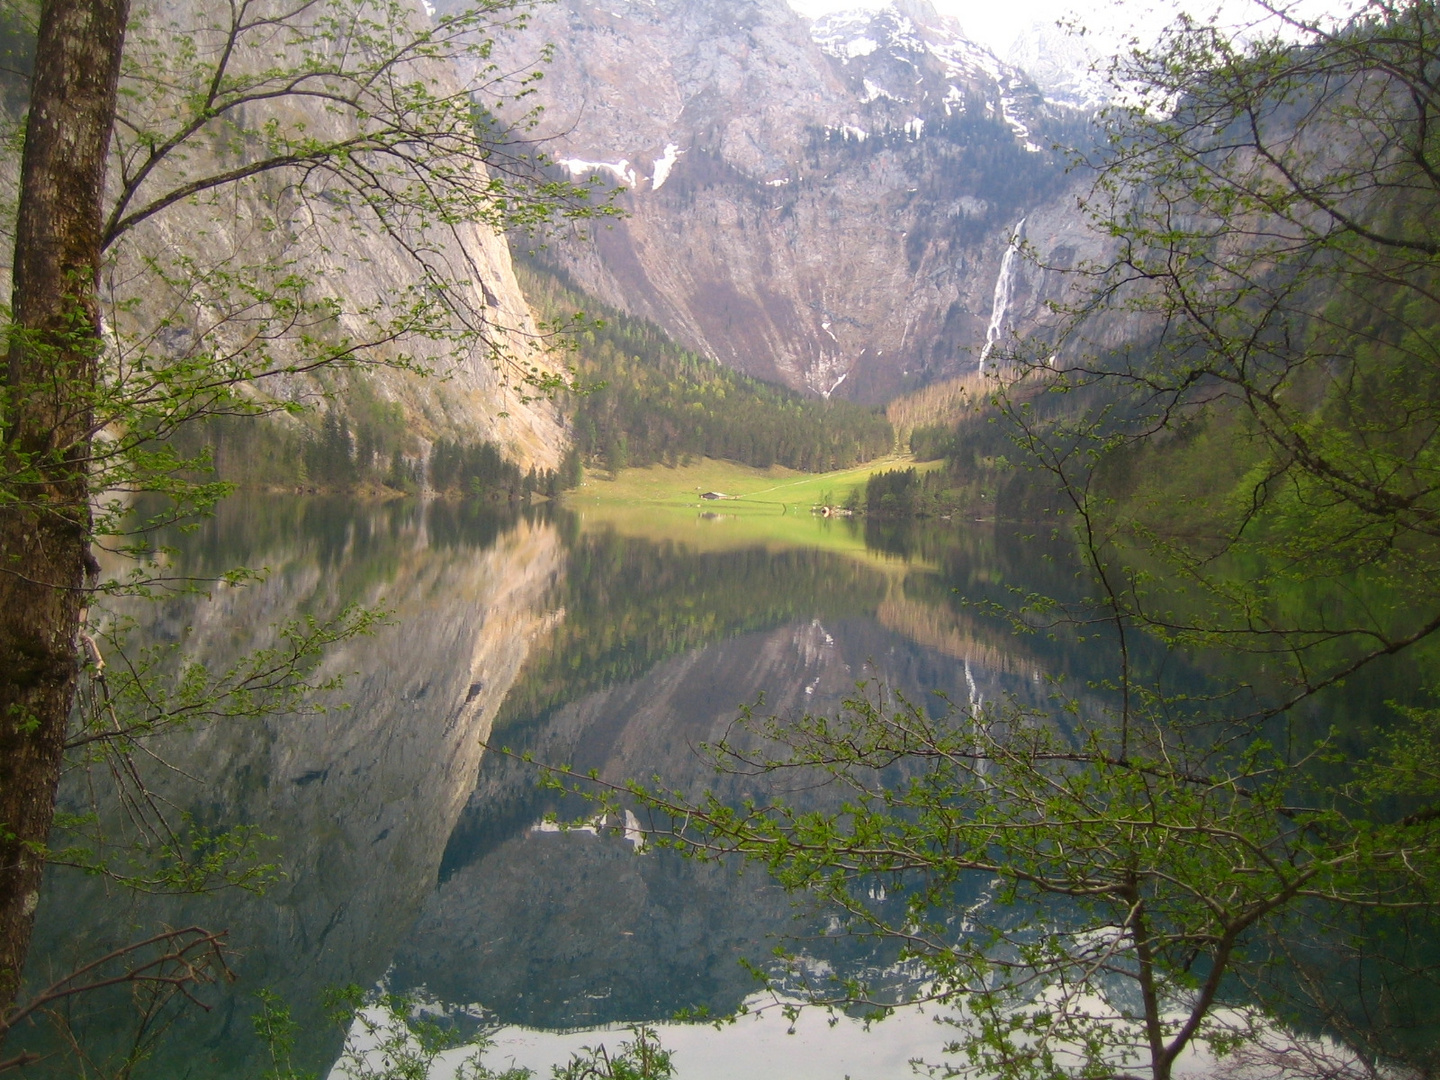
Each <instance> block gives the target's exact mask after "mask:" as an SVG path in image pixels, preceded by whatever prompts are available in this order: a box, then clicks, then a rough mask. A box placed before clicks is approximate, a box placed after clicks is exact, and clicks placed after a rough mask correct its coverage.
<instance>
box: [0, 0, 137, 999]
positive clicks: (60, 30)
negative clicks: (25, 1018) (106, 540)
mask: <svg viewBox="0 0 1440 1080" xmlns="http://www.w3.org/2000/svg"><path fill="white" fill-rule="evenodd" d="M128 16H129V3H128V0H45V3H44V5H43V7H42V9H41V13H40V37H39V41H38V42H37V45H36V51H35V76H34V80H33V82H32V85H31V95H30V115H29V120H28V123H27V127H26V135H25V153H24V158H23V160H22V164H21V173H20V207H19V218H18V221H17V223H16V235H15V282H14V294H13V299H12V308H13V324H12V326H11V328H10V330H11V336H10V341H9V343H8V345H9V353H8V368H7V371H6V378H5V388H4V394H3V397H0V408H3V412H0V424H3V431H4V443H3V446H0V454H3V457H0V470H3V479H0V1012H3V1011H4V1010H5V1009H7V1008H8V1007H9V1005H10V1004H11V1003H12V1002H13V1000H14V998H15V995H16V992H17V990H18V989H19V984H20V977H21V972H22V969H23V967H24V962H25V954H26V952H27V951H28V949H29V946H30V932H31V928H32V926H33V924H34V913H35V906H36V903H37V901H38V899H39V892H40V876H41V872H42V871H43V869H44V860H43V857H42V853H41V849H42V848H43V845H44V844H45V842H46V840H47V839H48V837H49V833H50V826H51V822H52V820H53V818H54V811H55V788H56V785H57V783H58V782H59V776H60V764H61V755H62V747H63V744H64V739H65V728H66V723H67V720H68V717H69V714H70V710H71V707H72V703H73V699H74V695H75V686H76V679H77V673H78V668H79V661H78V657H77V634H78V629H79V625H80V618H81V611H82V609H83V608H84V607H85V604H86V586H87V584H89V576H88V571H87V567H90V566H93V565H94V560H93V557H92V556H91V554H90V546H89V544H90V494H89V475H88V474H89V469H88V458H89V454H90V445H91V437H92V426H93V416H94V400H95V395H96V391H97V389H98V381H99V361H100V350H101V336H100V315H99V305H98V301H97V292H98V272H99V265H100V230H101V222H102V217H101V201H102V198H103V195H104V189H105V163H106V156H107V154H108V152H109V146H110V135H111V128H112V126H113V124H114V117H115V105H116V100H115V98H116V85H117V82H118V79H119V71H120V53H121V48H122V46H123V44H124V38H125V23H126V20H127V18H128Z"/></svg>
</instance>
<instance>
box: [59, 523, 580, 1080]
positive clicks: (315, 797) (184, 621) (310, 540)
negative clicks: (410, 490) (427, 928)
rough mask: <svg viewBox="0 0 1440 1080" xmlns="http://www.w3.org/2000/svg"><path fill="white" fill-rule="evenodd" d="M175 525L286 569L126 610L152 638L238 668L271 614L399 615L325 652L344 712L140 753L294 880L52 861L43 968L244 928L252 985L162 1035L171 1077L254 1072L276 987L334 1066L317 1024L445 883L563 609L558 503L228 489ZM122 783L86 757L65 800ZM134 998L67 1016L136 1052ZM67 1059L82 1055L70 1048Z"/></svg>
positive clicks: (383, 962) (216, 732)
mask: <svg viewBox="0 0 1440 1080" xmlns="http://www.w3.org/2000/svg"><path fill="white" fill-rule="evenodd" d="M169 539H170V540H171V541H172V542H178V543H179V544H181V545H183V547H182V550H181V554H180V555H179V556H177V558H176V560H175V564H174V569H175V571H176V572H177V573H184V574H194V575H201V576H205V575H213V574H216V573H219V572H223V571H224V570H226V569H229V568H230V567H231V566H235V565H249V566H264V567H267V568H268V574H267V576H266V578H265V579H264V581H263V582H261V583H258V584H253V585H250V586H248V587H244V588H219V589H216V590H214V592H213V593H212V595H211V596H210V597H209V598H205V597H183V598H178V599H175V600H173V601H169V602H163V603H157V604H130V605H128V606H127V611H126V614H128V615H130V616H131V617H133V618H135V619H136V620H137V622H138V626H137V630H136V632H135V633H134V634H133V635H132V638H134V639H139V640H148V641H181V642H183V643H184V648H185V652H186V654H187V655H188V656H190V657H193V658H196V659H200V660H203V661H205V662H207V663H210V664H215V665H220V664H224V663H226V662H229V661H232V660H233V659H234V658H235V657H237V656H239V655H241V654H243V653H244V652H246V651H247V650H249V649H252V648H254V647H256V646H259V645H263V644H265V643H266V641H267V635H268V632H269V627H271V626H272V625H273V624H275V623H276V622H277V621H280V620H283V619H286V618H289V617H293V616H295V615H304V614H310V615H315V616H317V617H323V616H326V615H329V614H332V613H333V612H335V611H337V610H339V609H340V608H341V607H342V606H343V605H345V604H347V603H355V602H359V603H365V604H372V605H383V606H385V607H386V608H388V609H389V610H390V611H391V612H393V616H392V621H391V622H390V624H389V625H386V626H384V627H382V628H381V629H380V630H379V631H378V632H377V633H375V634H374V635H373V636H372V637H368V638H360V639H356V640H352V641H350V642H347V643H345V644H344V645H342V646H340V647H338V648H336V649H334V650H332V651H331V653H329V654H328V655H327V656H326V657H325V659H324V661H323V665H322V668H321V670H320V671H319V672H318V675H319V676H320V677H321V678H324V677H326V676H329V675H344V676H345V685H344V688H343V690H342V691H340V692H338V693H337V694H336V695H335V696H334V697H335V700H333V701H332V702H330V704H331V705H333V706H340V705H341V704H342V703H343V705H344V707H343V708H340V707H336V708H332V709H331V710H330V711H327V712H324V713H321V714H318V715H306V716H288V717H278V718H267V719H264V720H260V721H255V722H250V723H244V722H226V723H221V724H216V725H212V726H209V727H197V728H195V729H193V730H191V731H187V732H179V733H174V734H171V735H168V736H166V737H165V738H163V739H161V740H157V741H156V745H153V746H150V747H149V748H148V751H149V752H147V753H144V754H141V755H140V756H139V762H140V767H141V768H142V769H143V770H145V772H146V779H147V781H148V782H149V783H150V784H151V785H152V786H153V787H154V788H155V790H157V791H158V792H159V793H160V794H161V796H162V797H163V798H164V799H166V800H167V801H168V802H169V803H171V804H172V805H173V806H174V807H175V808H177V809H179V810H184V811H188V812H191V813H193V814H195V816H196V817H197V819H198V820H200V821H202V822H204V823H206V824H210V825H212V826H217V827H218V826H229V825H233V824H239V823H244V824H250V825H254V826H256V827H258V828H259V829H260V830H261V831H263V832H264V833H266V834H268V835H270V836H272V837H275V838H276V839H275V841H274V844H273V851H272V852H271V853H272V854H273V855H274V856H275V858H276V859H277V860H278V862H279V863H280V866H281V867H282V868H283V871H284V877H283V878H282V879H281V880H280V881H279V882H278V883H277V884H276V885H274V886H273V887H272V888H271V889H270V890H269V891H268V892H267V894H266V895H264V896H263V897H253V896H249V895H246V894H244V893H237V892H234V891H230V892H223V893H219V894H215V895H212V896H202V897H186V898H160V897H153V896H136V895H133V894H129V893H126V892H124V891H122V890H117V889H114V888H113V887H108V886H107V884H106V883H105V882H104V881H103V880H102V879H96V878H86V877H83V876H80V875H77V874H75V873H73V872H64V871H60V872H56V873H55V874H53V875H52V877H51V879H50V881H49V884H48V888H47V892H46V895H45V897H44V899H43V900H42V916H41V919H40V925H39V926H38V928H37V936H36V944H35V948H34V950H33V962H32V965H31V971H30V980H31V982H32V983H38V982H40V981H41V980H42V979H44V977H45V975H46V974H47V973H50V972H59V971H64V970H67V969H68V968H69V967H70V966H71V965H73V964H74V963H75V962H76V961H78V960H80V959H82V958H85V959H88V958H90V957H93V956H95V955H97V954H99V953H100V952H102V951H104V950H105V949H107V948H109V947H112V946H113V945H114V944H115V943H118V942H123V941H126V940H131V939H133V938H134V937H135V936H137V934H142V933H147V932H151V931H152V930H153V928H155V927H158V926H161V925H171V926H182V925H188V924H192V923H193V924H200V925H204V926H206V927H211V928H224V929H228V931H229V937H230V942H231V944H232V946H233V947H234V948H235V949H236V950H237V951H236V955H235V960H234V968H235V971H236V973H237V974H238V975H239V977H240V978H239V982H238V984H237V986H236V987H235V989H234V991H233V992H230V993H226V994H224V995H221V996H220V998H219V1000H218V1003H216V1002H212V1003H214V1004H215V1008H214V1011H213V1012H211V1013H210V1014H208V1015H205V1014H200V1013H197V1012H196V1011H194V1010H191V1011H190V1012H189V1013H188V1014H187V1015H186V1017H185V1019H184V1021H183V1022H182V1024H181V1027H180V1028H179V1029H178V1030H177V1031H176V1032H174V1033H173V1034H172V1035H171V1037H169V1038H167V1039H166V1040H164V1041H163V1042H162V1043H161V1044H160V1051H159V1056H158V1057H157V1059H156V1060H155V1062H154V1065H153V1068H154V1071H155V1073H156V1074H157V1075H167V1076H229V1075H236V1076H239V1075H257V1074H258V1071H259V1068H260V1064H259V1059H258V1057H257V1056H256V1055H257V1054H258V1053H259V1047H258V1046H257V1045H256V1044H255V1042H254V1040H253V1038H251V1036H250V1020H249V1017H250V1014H251V1013H252V1012H253V1011H254V1007H255V1001H254V998H253V994H254V992H255V991H256V990H257V989H259V988H260V987H268V988H270V989H272V990H273V991H275V992H276V993H279V994H280V995H282V996H283V997H284V998H285V999H286V1000H287V1001H289V1002H290V1003H291V1004H292V1005H293V1006H294V1007H295V1009H296V1011H297V1018H298V1019H300V1021H301V1023H302V1025H303V1029H304V1030H305V1031H306V1039H305V1040H304V1044H303V1046H302V1049H303V1050H304V1051H305V1053H304V1058H305V1059H306V1061H305V1063H306V1064H307V1065H308V1066H309V1067H318V1066H321V1065H323V1064H325V1062H326V1060H327V1059H329V1058H333V1056H334V1054H335V1053H336V1051H337V1048H338V1037H335V1036H334V1034H333V1033H332V1032H328V1031H326V1029H325V1025H324V1024H323V1022H322V1021H321V1020H320V1018H319V1015H318V1009H317V1001H318V997H319V992H320V990H321V989H322V988H324V987H327V986H337V985H344V984H347V983H352V982H354V983H359V984H361V985H366V986H368V985H373V984H374V983H375V982H376V980H378V979H379V978H380V977H381V976H382V975H383V974H384V972H385V970H386V967H387V966H388V964H389V962H390V957H391V956H392V954H393V952H394V950H395V947H396V945H397V942H398V940H399V938H400V937H401V935H402V934H403V933H404V931H405V928H406V927H407V926H408V925H409V923H410V921H411V920H412V919H413V918H414V916H415V912H416V910H417V909H418V907H419V904H420V903H421V901H422V900H423V898H424V896H425V895H426V893H427V892H428V890H429V889H430V888H431V887H432V886H433V885H434V882H435V879H436V874H437V871H438V867H439V864H440V858H441V854H442V853H443V851H444V848H445V844H446V841H447V839H448V837H449V835H450V832H451V828H452V826H453V824H454V822H455V820H456V818H457V815H458V814H459V812H460V810H461V809H462V808H463V806H464V805H465V802H466V799H467V797H468V796H469V794H470V792H471V790H472V789H473V787H474V783H475V776H476V770H477V768H478V765H479V762H480V756H481V742H482V740H483V739H484V738H485V736H486V735H487V734H488V732H489V728H490V725H491V722H492V721H493V718H494V716H495V713H496V710H497V709H498V707H499V705H500V703H501V701H502V700H503V699H504V696H505V693H506V691H507V689H508V688H509V686H510V685H511V683H512V682H513V681H514V679H515V676H516V674H517V672H518V671H519V669H520V666H521V664H522V662H523V661H524V659H525V656H526V654H527V652H528V650H529V646H530V642H531V640H532V639H533V638H534V637H535V636H536V635H537V634H538V633H540V632H541V631H543V630H544V629H545V628H546V626H547V625H548V622H549V621H551V620H553V619H554V617H555V614H554V611H553V609H552V608H551V607H550V606H549V605H550V601H551V599H552V597H553V594H554V592H555V587H556V584H557V581H558V580H559V578H560V576H561V574H562V571H563V566H564V553H563V545H562V544H561V543H560V540H559V535H558V533H557V531H556V529H555V528H554V526H553V524H551V523H550V522H549V521H548V520H546V519H545V518H543V517H540V516H533V515H532V516H521V517H514V516H510V517H503V518H502V517H496V516H494V515H490V514H477V513H471V512H466V511H464V510H460V509H457V508H454V507H447V506H445V505H443V504H431V505H429V506H419V505H415V504H408V505H407V504H398V503H397V504H390V505H385V506H376V507H356V506H354V505H349V504H345V503H341V502H335V501H328V500H304V499H278V498H264V499H257V498H250V499H238V500H232V501H230V502H229V503H227V504H226V505H224V506H223V507H222V508H221V510H220V513H219V514H218V515H217V517H216V518H215V519H214V520H213V521H211V522H209V523H207V524H206V526H205V527H204V528H203V529H202V530H200V532H199V533H197V534H196V535H195V536H193V537H178V538H174V537H172V538H169ZM162 762H163V764H162ZM107 781H108V776H107V775H106V774H105V772H104V770H103V769H98V768H97V769H86V768H77V769H75V770H72V772H71V773H70V775H69V776H68V777H67V780H66V786H65V793H64V798H65V802H66V804H67V805H68V806H69V807H70V808H72V809H75V810H80V811H83V810H84V809H85V808H86V807H87V806H88V804H89V798H88V796H89V793H90V791H91V789H92V788H99V789H100V790H101V792H102V794H101V798H100V801H99V806H100V807H101V808H102V812H107V811H108V810H109V808H110V807H111V806H112V805H113V804H110V803H108V802H107V800H106V799H105V797H104V794H103V791H104V788H105V787H106V785H107ZM116 827H117V828H118V827H119V824H118V823H117V826H116ZM77 913H83V915H82V917H81V918H78V919H77V918H76V915H77ZM211 996H212V999H213V997H214V995H211ZM122 1005H123V1003H120V1002H117V1001H109V1000H105V1001H101V1000H81V1001H77V1002H75V1004H74V1006H73V1011H72V1013H71V1015H70V1020H71V1021H72V1023H73V1024H74V1025H75V1029H76V1031H77V1033H78V1034H79V1036H80V1037H81V1038H82V1039H83V1040H85V1041H86V1042H87V1045H89V1046H90V1047H91V1052H92V1053H94V1054H97V1055H100V1056H104V1055H106V1054H113V1053H119V1052H122V1051H123V1050H124V1049H125V1040H126V1039H127V1038H128V1037H129V1035H130V1031H129V1028H128V1024H127V1019H128V1018H127V1016H126V1012H125V1009H124V1008H123V1007H122ZM56 1070H57V1071H58V1073H59V1074H61V1075H69V1074H70V1073H71V1072H72V1071H73V1067H72V1065H71V1064H70V1063H68V1062H67V1061H66V1060H65V1059H64V1058H63V1057H62V1058H60V1059H59V1060H58V1062H57V1064H56Z"/></svg>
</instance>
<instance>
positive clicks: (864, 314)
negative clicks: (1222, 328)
mask: <svg viewBox="0 0 1440 1080" xmlns="http://www.w3.org/2000/svg"><path fill="white" fill-rule="evenodd" d="M539 41H546V42H550V43H553V44H554V46H555V59H554V62H553V64H551V65H550V66H549V67H548V68H547V69H546V72H545V77H544V79H543V80H542V81H541V82H540V84H539V89H538V98H539V101H540V103H541V104H543V106H544V108H545V110H546V111H545V114H544V119H543V122H542V129H543V130H544V131H546V132H549V133H552V134H553V141H552V142H550V143H549V144H548V146H547V150H548V152H549V153H550V154H551V156H552V157H554V158H555V159H557V160H558V161H559V162H560V164H561V166H562V167H563V168H564V169H565V170H566V171H567V172H568V173H569V174H570V175H571V176H572V177H585V176H593V177H595V178H597V179H598V180H599V181H600V182H603V183H605V184H607V185H622V186H624V187H626V188H627V189H628V191H627V193H626V194H625V195H623V196H622V203H623V205H624V206H625V207H626V208H627V209H628V210H629V211H630V217H628V218H627V219H626V220H624V221H622V222H618V223H616V224H614V225H613V227H609V228H601V229H598V230H596V231H595V233H594V235H593V237H586V238H571V239H570V240H568V241H565V242H561V243H557V244H554V245H552V247H551V249H550V253H549V255H548V256H547V257H549V258H552V259H554V260H556V261H558V262H559V263H560V264H561V265H562V266H563V267H564V268H565V269H566V270H567V271H568V272H570V273H571V274H572V276H573V277H574V278H575V279H576V280H577V281H578V282H579V283H580V284H581V285H582V286H583V287H584V288H586V289H587V290H589V291H590V292H592V293H593V294H595V295H597V296H598V297H600V298H601V299H603V300H605V301H606V302H608V303H611V304H615V305H617V306H619V307H621V308H623V309H625V310H627V311H629V312H631V313H633V314H637V315H640V316H643V317H646V318H649V319H652V320H654V321H655V322H657V323H659V324H660V325H661V326H663V327H664V328H665V329H667V330H668V331H669V332H670V333H671V334H672V335H674V336H675V337H677V338H678V339H679V340H681V341H683V342H685V343H686V344H687V345H689V346H690V347H692V348H695V349H696V350H698V351H700V352H703V353H705V354H707V355H709V356H711V357H713V358H715V359H718V360H720V361H721V362H723V363H726V364H728V365H730V366H732V367H735V368H737V369H739V370H742V371H745V372H747V373H750V374H753V375H756V376H760V377H762V378H767V379H772V380H776V381H780V382H784V383H786V384H788V385H790V386H792V387H795V388H797V389H802V390H806V391H809V392H812V393H815V394H819V395H826V396H828V395H829V394H831V393H837V394H841V395H846V396H851V397H854V398H857V399H860V400H869V401H880V400H884V399H886V398H888V397H891V396H893V395H894V394H896V393H898V392H900V391H902V390H904V389H907V388H910V387H914V386H918V385H922V384H924V383H926V382H930V381H933V380H935V379H937V378H942V377H946V376H949V375H954V374H959V373H963V372H964V371H967V370H970V369H973V368H974V367H975V365H976V364H977V362H978V360H979V355H980V353H981V351H982V350H983V348H984V345H985V342H986V337H987V330H988V329H989V328H990V326H991V323H992V321H994V319H995V316H996V307H997V303H996V301H997V290H996V282H997V278H998V277H999V276H1000V273H1001V269H1002V264H1003V263H1004V261H1005V253H1006V250H1007V248H1009V247H1010V246H1011V243H1012V239H1013V238H1014V236H1015V232H1016V226H1017V223H1019V222H1020V221H1021V219H1025V220H1026V222H1027V223H1028V224H1027V227H1026V228H1025V230H1024V232H1023V237H1024V238H1025V240H1027V241H1028V242H1029V243H1030V244H1031V245H1033V246H1034V248H1035V250H1034V255H1035V256H1036V262H1035V263H1033V264H1030V265H1027V266H1024V267H1014V268H1012V273H1011V277H1012V279H1013V280H1012V282H1011V284H1010V287H1009V288H1008V289H1007V290H1006V293H1005V296H1004V297H1003V298H1004V299H1005V300H1007V301H1008V304H1007V305H1002V306H1004V307H1007V308H1008V310H1005V311H1002V312H1001V313H1000V318H999V322H1000V327H999V330H998V333H999V334H1001V335H1002V336H1008V335H1009V334H1010V333H1011V331H1012V330H1015V331H1018V332H1020V333H1031V332H1033V331H1034V329H1035V325H1034V323H1035V320H1034V316H1036V315H1038V314H1042V313H1043V310H1044V308H1043V302H1044V300H1045V299H1047V298H1053V297H1054V295H1055V294H1056V293H1057V292H1059V291H1062V289H1063V288H1064V287H1066V283H1065V281H1064V276H1063V274H1061V273H1060V272H1059V271H1058V270H1047V271H1042V270H1041V269H1040V266H1042V265H1044V266H1050V265H1052V264H1053V265H1055V266H1057V267H1062V266H1067V265H1073V263H1074V262H1075V261H1076V260H1077V259H1078V258H1080V257H1082V256H1083V255H1084V254H1087V253H1090V252H1093V250H1094V249H1095V245H1096V243H1097V241H1096V240H1095V239H1094V238H1093V237H1091V236H1090V235H1089V234H1088V231H1087V230H1086V229H1085V227H1084V223H1083V221H1081V220H1080V218H1079V216H1078V215H1077V214H1076V212H1075V196H1076V186H1075V181H1074V179H1072V178H1069V177H1067V175H1066V174H1065V170H1064V166H1065V160H1064V157H1063V155H1061V154H1059V153H1057V152H1056V151H1055V150H1054V149H1052V147H1053V145H1054V144H1056V143H1065V144H1072V143H1074V142H1076V141H1079V140H1081V139H1083V138H1084V137H1086V125H1087V123H1088V121H1087V118H1086V116H1085V114H1082V113H1080V112H1078V111H1076V110H1075V109H1073V108H1071V107H1069V106H1068V105H1065V104H1061V103H1057V102H1052V101H1049V100H1047V99H1046V98H1045V96H1044V95H1042V93H1041V92H1040V90H1039V89H1038V88H1037V87H1036V86H1035V85H1034V84H1033V83H1032V82H1031V81H1030V80H1029V78H1028V77H1027V76H1026V75H1025V74H1024V73H1023V72H1021V71H1019V70H1018V69H1016V68H1013V67H1010V66H1007V65H1005V64H1003V63H1001V62H1000V61H999V60H997V59H996V58H995V56H994V55H993V54H991V53H990V52H988V51H987V50H985V49H983V48H981V47H979V46H976V45H974V44H972V43H971V42H969V41H967V40H966V39H965V38H964V37H963V36H962V35H961V33H960V30H959V27H958V26H957V25H956V24H955V23H954V22H953V21H951V20H948V19H945V18H942V17H940V16H939V15H937V14H936V13H935V11H934V10H933V9H932V8H931V7H930V6H929V4H928V3H926V2H925V0H904V2H902V3H900V4H899V5H897V6H893V7H890V8H886V9H883V10H880V11H866V12H851V13H841V14H837V15H831V16H826V17H825V18H823V19H821V20H819V21H817V22H815V23H814V24H810V23H808V22H807V21H806V20H804V19H802V18H801V17H800V16H798V15H797V14H795V13H794V12H793V11H792V10H791V9H790V8H789V6H788V5H787V4H786V3H785V2H784V0H717V2H710V0H633V2H632V0H616V2H606V3H597V2H594V0H559V2H557V3H556V4H553V5H544V6H543V7H542V8H541V10H539V11H538V12H537V13H536V15H535V17H534V19H533V20H532V25H531V26H530V28H529V29H527V30H526V31H524V32H522V33H520V34H516V35H513V36H511V37H508V38H502V39H501V41H500V47H499V49H498V53H499V58H498V62H499V64H500V66H501V68H502V69H503V68H506V67H507V65H510V64H511V63H512V57H515V58H518V57H519V56H521V55H524V54H526V53H529V52H533V50H534V48H535V43H536V42H539ZM518 62H519V61H518V59H515V60H514V63H518ZM1052 256H1053V258H1052ZM1013 261H1014V260H1012V262H1013ZM992 336H994V334H992Z"/></svg>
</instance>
